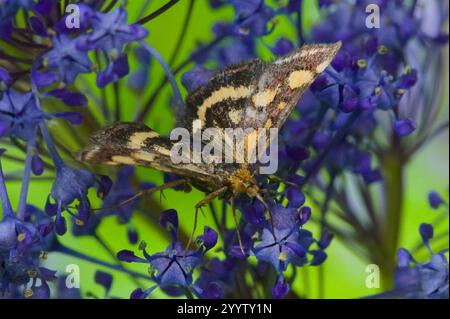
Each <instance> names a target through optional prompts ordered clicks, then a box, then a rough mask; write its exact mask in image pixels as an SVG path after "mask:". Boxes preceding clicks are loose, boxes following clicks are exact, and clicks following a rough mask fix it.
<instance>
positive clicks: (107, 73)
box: [97, 55, 130, 88]
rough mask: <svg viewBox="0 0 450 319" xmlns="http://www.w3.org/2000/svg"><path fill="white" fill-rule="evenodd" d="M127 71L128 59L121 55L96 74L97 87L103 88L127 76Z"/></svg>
mask: <svg viewBox="0 0 450 319" xmlns="http://www.w3.org/2000/svg"><path fill="white" fill-rule="evenodd" d="M129 70H130V69H129V66H128V57H127V56H126V55H122V56H120V57H119V58H118V59H116V60H113V61H112V62H111V63H110V64H108V66H107V67H106V69H105V70H104V71H102V72H99V73H98V74H97V86H98V87H99V88H104V87H105V86H106V85H107V84H109V83H111V82H116V81H117V80H119V79H120V78H122V77H124V76H125V75H127V74H128V72H129Z"/></svg>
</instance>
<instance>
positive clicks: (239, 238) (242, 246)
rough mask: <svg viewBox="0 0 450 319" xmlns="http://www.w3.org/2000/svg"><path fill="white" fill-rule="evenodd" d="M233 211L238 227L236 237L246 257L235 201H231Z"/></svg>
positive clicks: (235, 223)
mask: <svg viewBox="0 0 450 319" xmlns="http://www.w3.org/2000/svg"><path fill="white" fill-rule="evenodd" d="M231 211H232V212H233V219H234V225H235V226H236V235H237V240H238V243H239V248H240V249H241V253H242V255H244V256H245V251H244V245H243V244H242V238H241V233H240V231H239V223H238V220H237V216H236V206H235V205H234V200H233V199H231Z"/></svg>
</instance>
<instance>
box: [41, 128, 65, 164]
mask: <svg viewBox="0 0 450 319" xmlns="http://www.w3.org/2000/svg"><path fill="white" fill-rule="evenodd" d="M40 128H41V133H42V136H43V137H44V140H45V144H47V149H48V152H49V153H50V157H51V158H52V160H53V164H55V167H56V168H58V167H60V166H63V165H64V161H63V160H62V158H61V156H59V154H58V151H57V150H56V147H55V144H54V143H53V140H52V138H51V136H50V134H49V132H48V129H47V126H45V124H44V123H42V124H41V125H40Z"/></svg>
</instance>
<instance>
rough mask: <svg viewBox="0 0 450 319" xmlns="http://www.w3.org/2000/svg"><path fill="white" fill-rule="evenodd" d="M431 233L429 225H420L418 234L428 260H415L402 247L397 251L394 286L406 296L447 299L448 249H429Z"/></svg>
mask: <svg viewBox="0 0 450 319" xmlns="http://www.w3.org/2000/svg"><path fill="white" fill-rule="evenodd" d="M432 233H433V231H432V227H431V225H428V224H422V225H420V234H421V236H422V238H423V241H424V244H425V246H426V247H427V248H428V250H429V252H430V255H431V258H430V260H429V261H426V262H417V261H416V260H415V259H414V258H413V257H412V256H411V254H410V253H409V252H408V251H407V250H406V249H404V248H401V249H400V250H399V251H398V268H397V270H396V273H395V287H396V290H397V291H398V292H400V293H402V294H403V295H404V296H405V297H407V298H420V299H424V298H426V299H448V294H449V293H448V280H449V275H448V260H447V257H446V256H445V253H446V251H448V250H444V251H441V252H439V253H433V252H432V251H431V249H430V247H429V243H428V241H429V239H431V238H432V237H433V234H432Z"/></svg>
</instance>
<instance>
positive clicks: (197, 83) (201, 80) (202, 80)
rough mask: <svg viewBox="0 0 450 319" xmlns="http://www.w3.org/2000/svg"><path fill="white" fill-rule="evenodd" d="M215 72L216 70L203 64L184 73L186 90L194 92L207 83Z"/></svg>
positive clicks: (183, 81)
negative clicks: (209, 68) (206, 67)
mask: <svg viewBox="0 0 450 319" xmlns="http://www.w3.org/2000/svg"><path fill="white" fill-rule="evenodd" d="M213 74H214V72H213V71H211V70H208V69H205V68H204V67H202V66H195V67H194V68H193V69H192V70H190V71H188V72H186V73H184V74H183V76H182V78H181V82H182V83H183V86H184V87H185V88H186V90H188V91H189V92H193V91H194V90H195V89H197V88H199V87H201V86H203V85H205V84H207V83H208V81H209V79H210V78H211V77H212V76H213Z"/></svg>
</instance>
